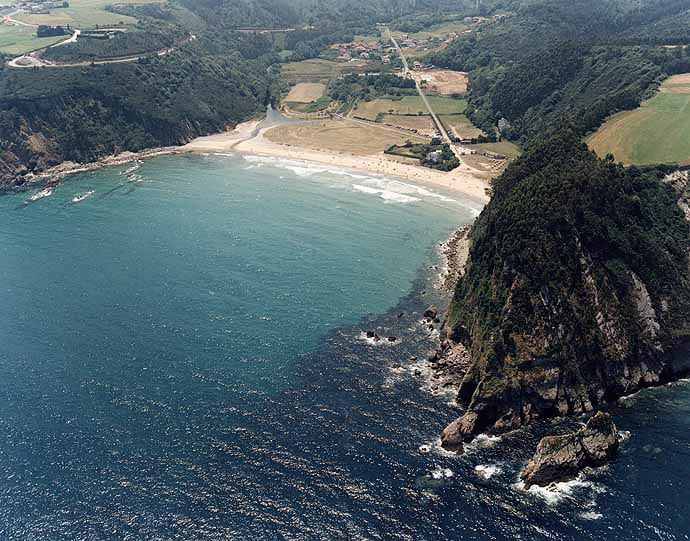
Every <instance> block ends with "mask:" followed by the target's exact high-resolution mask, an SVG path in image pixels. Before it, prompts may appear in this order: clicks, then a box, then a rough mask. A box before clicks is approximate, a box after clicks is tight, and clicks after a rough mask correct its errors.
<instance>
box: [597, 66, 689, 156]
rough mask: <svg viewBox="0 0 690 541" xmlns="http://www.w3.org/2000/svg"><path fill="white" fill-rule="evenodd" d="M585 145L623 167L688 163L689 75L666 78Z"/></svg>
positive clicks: (606, 123) (615, 117)
mask: <svg viewBox="0 0 690 541" xmlns="http://www.w3.org/2000/svg"><path fill="white" fill-rule="evenodd" d="M587 144H588V145H589V147H590V148H591V149H592V150H594V152H596V153H597V155H598V156H600V157H603V156H605V155H606V154H609V153H610V154H613V155H614V157H615V158H616V160H617V161H621V162H623V163H626V164H639V165H646V164H654V163H690V74H685V75H677V76H674V77H671V78H669V79H668V80H666V82H665V83H664V84H663V85H662V86H661V88H660V90H659V92H658V93H657V94H656V95H655V96H654V97H653V98H651V99H649V100H647V101H645V102H644V103H642V105H641V106H640V107H639V108H637V109H635V110H633V111H625V112H623V113H618V114H616V115H613V116H612V117H611V118H609V119H608V120H607V121H606V122H605V123H604V125H603V126H602V127H601V128H599V130H597V131H596V132H595V133H594V134H593V135H591V136H590V137H589V138H588V139H587Z"/></svg>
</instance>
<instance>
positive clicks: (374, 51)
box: [331, 41, 395, 64]
mask: <svg viewBox="0 0 690 541" xmlns="http://www.w3.org/2000/svg"><path fill="white" fill-rule="evenodd" d="M331 48H332V49H337V50H338V56H336V57H335V60H336V61H337V62H349V61H350V60H352V59H353V58H363V59H365V60H369V59H377V60H379V59H380V60H381V62H383V63H384V64H390V61H391V58H392V57H393V56H394V55H395V49H394V48H393V47H390V46H384V45H383V44H382V43H381V42H380V41H377V42H370V41H354V42H352V43H337V44H335V45H331Z"/></svg>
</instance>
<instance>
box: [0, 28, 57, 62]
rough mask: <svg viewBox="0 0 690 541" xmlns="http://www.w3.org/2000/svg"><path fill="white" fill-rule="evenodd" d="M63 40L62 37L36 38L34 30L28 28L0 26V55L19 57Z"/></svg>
mask: <svg viewBox="0 0 690 541" xmlns="http://www.w3.org/2000/svg"><path fill="white" fill-rule="evenodd" d="M63 39H65V37H64V36H58V37H52V38H37V37H36V29H35V28H33V27H30V26H10V25H7V24H2V25H0V53H5V54H13V55H20V54H23V53H26V52H28V51H33V50H34V49H40V48H41V47H47V46H48V45H52V44H53V43H57V42H58V41H61V40H63Z"/></svg>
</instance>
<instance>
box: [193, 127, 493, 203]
mask: <svg viewBox="0 0 690 541" xmlns="http://www.w3.org/2000/svg"><path fill="white" fill-rule="evenodd" d="M257 124H258V123H257V122H256V121H254V122H245V123H243V124H240V125H238V126H237V128H236V129H235V130H234V131H232V132H225V133H219V134H216V135H209V136H207V137H199V138H197V139H194V140H193V141H192V142H190V143H188V144H186V145H184V146H183V147H181V148H180V149H179V150H180V151H182V152H228V151H233V152H238V153H241V154H253V155H258V156H272V157H280V158H289V159H293V160H300V161H307V162H315V163H319V164H327V165H331V166H333V167H335V168H344V169H353V170H357V171H365V172H368V173H377V174H382V175H386V176H393V177H399V178H404V179H406V180H410V181H413V182H417V183H423V184H427V185H431V186H438V187H442V188H444V189H446V190H450V191H454V192H459V193H462V194H464V195H467V196H469V197H471V198H472V199H474V200H476V201H478V202H481V203H487V202H488V201H489V196H488V195H487V194H486V190H487V188H488V187H489V183H488V179H487V178H486V177H482V176H480V175H478V174H477V172H476V171H475V170H474V169H471V168H469V167H468V166H465V165H462V166H460V167H458V168H457V169H455V170H454V171H451V172H449V173H443V172H440V171H434V170H433V169H428V168H426V167H421V166H416V165H408V164H404V163H399V162H395V161H392V160H389V159H388V158H387V157H386V156H385V155H384V154H383V153H380V154H374V155H371V156H355V155H353V154H348V153H345V152H338V153H335V152H324V151H320V150H312V149H307V148H301V147H295V146H290V145H281V144H278V143H274V142H272V141H269V140H268V139H266V138H265V137H264V134H265V133H266V131H267V130H269V129H271V128H264V129H261V130H260V131H259V132H258V134H256V135H254V132H255V130H256V127H257Z"/></svg>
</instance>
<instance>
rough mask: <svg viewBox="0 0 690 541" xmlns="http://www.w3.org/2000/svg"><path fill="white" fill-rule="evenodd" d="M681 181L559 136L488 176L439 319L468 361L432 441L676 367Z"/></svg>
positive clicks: (610, 392)
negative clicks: (455, 408)
mask: <svg viewBox="0 0 690 541" xmlns="http://www.w3.org/2000/svg"><path fill="white" fill-rule="evenodd" d="M686 184H687V176H686V175H682V174H680V175H679V174H676V175H672V176H667V175H666V174H665V173H664V172H662V171H658V170H655V171H651V172H641V171H639V170H636V169H629V170H626V169H624V168H623V167H621V166H619V165H616V164H614V163H613V162H611V161H603V160H598V159H597V158H596V157H595V156H594V155H593V154H591V153H590V152H589V151H588V150H587V149H586V147H585V146H584V145H582V144H581V143H579V141H578V140H577V139H576V138H575V137H573V136H570V135H563V136H560V137H558V138H556V139H554V140H552V141H550V142H548V143H545V144H542V145H539V146H538V147H537V148H534V149H532V150H531V151H528V152H527V153H526V155H525V156H524V157H523V158H521V159H520V160H518V161H517V162H516V163H515V164H514V165H513V166H512V167H511V168H509V170H508V171H506V173H505V174H504V175H503V176H502V177H501V178H499V179H497V181H496V184H495V189H494V196H493V198H492V200H491V202H490V203H489V205H488V206H487V207H486V208H485V210H484V212H483V213H482V215H481V216H480V217H479V218H478V220H477V222H476V224H475V226H474V228H473V230H472V233H471V243H472V247H471V250H470V257H469V261H468V263H467V267H466V272H465V274H464V276H463V278H462V279H461V280H460V281H459V282H458V285H457V288H456V291H455V295H454V299H453V302H452V305H451V308H450V313H449V318H448V325H447V329H448V333H449V336H450V338H451V339H452V340H454V341H456V342H461V343H462V344H463V345H464V346H465V347H467V349H468V350H469V351H470V354H471V362H470V365H469V368H468V369H467V371H466V372H465V373H464V374H462V380H461V384H460V388H459V393H458V401H459V402H460V403H461V404H462V405H463V406H465V408H466V411H465V413H464V415H463V416H462V417H460V418H459V419H458V420H456V421H455V422H453V423H452V424H451V425H449V427H448V428H447V429H446V430H445V431H444V434H443V440H444V444H445V445H446V447H448V448H455V449H458V448H460V447H461V446H462V441H463V440H464V441H467V440H469V439H471V438H472V437H473V436H474V435H476V434H478V433H480V432H485V431H488V432H502V431H506V430H510V429H514V428H517V427H519V426H521V425H523V424H525V423H528V422H529V421H531V420H533V419H535V418H539V417H551V416H558V415H566V414H572V413H580V412H587V411H591V410H593V409H596V408H597V407H598V406H599V405H601V404H602V403H604V402H606V401H607V400H611V399H614V398H617V397H619V396H622V395H625V394H628V393H632V392H634V391H636V390H638V389H640V388H641V387H645V386H650V385H656V384H659V383H662V382H665V381H668V380H671V379H673V378H676V377H678V376H679V375H681V374H685V373H687V372H688V371H690V319H689V318H688V316H689V315H690V273H689V264H690V262H689V259H688V242H689V229H688V223H687V222H686V220H685V213H684V211H683V210H682V208H687V206H686V205H685V202H684V201H685V190H686Z"/></svg>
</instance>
